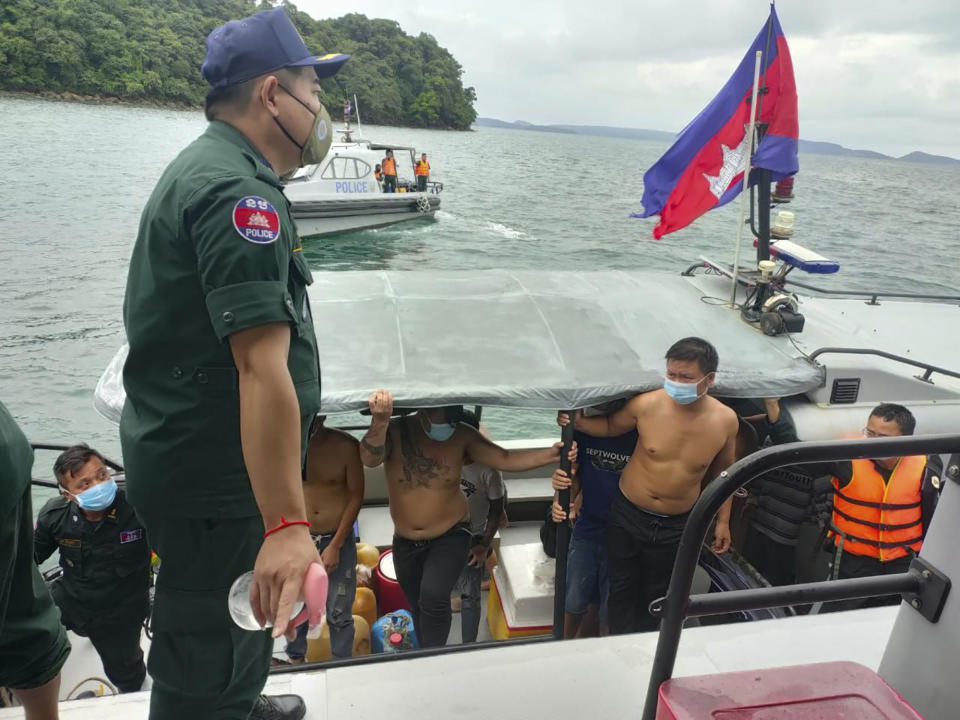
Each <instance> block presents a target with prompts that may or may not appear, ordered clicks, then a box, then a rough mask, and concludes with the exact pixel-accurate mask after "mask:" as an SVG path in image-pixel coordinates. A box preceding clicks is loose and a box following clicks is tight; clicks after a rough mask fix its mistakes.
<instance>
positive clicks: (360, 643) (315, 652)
mask: <svg viewBox="0 0 960 720" xmlns="http://www.w3.org/2000/svg"><path fill="white" fill-rule="evenodd" d="M369 654H370V625H369V624H368V623H367V621H366V620H365V619H364V618H363V617H361V616H360V615H354V616H353V657H357V656H359V655H369ZM332 657H333V650H332V649H331V647H330V626H329V625H327V619H326V618H324V619H323V622H322V623H320V632H319V634H318V635H317V637H315V638H311V637H307V655H306V660H307V662H323V661H324V660H330V659H331V658H332Z"/></svg>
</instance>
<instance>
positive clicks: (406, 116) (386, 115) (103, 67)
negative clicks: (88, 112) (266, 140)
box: [0, 0, 476, 129]
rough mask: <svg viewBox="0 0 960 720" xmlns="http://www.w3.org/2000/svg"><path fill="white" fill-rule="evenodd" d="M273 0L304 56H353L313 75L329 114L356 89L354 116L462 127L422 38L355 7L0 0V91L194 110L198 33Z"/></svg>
mask: <svg viewBox="0 0 960 720" xmlns="http://www.w3.org/2000/svg"><path fill="white" fill-rule="evenodd" d="M276 4H283V5H284V6H285V7H286V8H287V10H288V12H289V13H290V15H291V17H292V18H293V21H294V23H295V24H296V25H297V27H298V29H299V30H300V33H301V34H302V35H303V37H304V39H305V40H306V42H307V46H308V47H309V48H310V49H311V50H312V51H315V52H318V53H327V52H347V53H350V54H351V55H353V57H352V58H351V60H350V62H348V63H347V64H346V65H345V66H344V68H343V70H341V71H340V73H339V74H337V75H336V76H335V77H333V78H330V79H327V80H324V81H323V87H324V91H325V92H326V94H327V97H326V101H327V104H328V108H329V109H330V111H331V113H334V114H335V113H337V107H336V106H337V105H338V104H339V103H340V102H341V101H342V100H343V99H344V98H346V97H352V96H353V95H354V94H356V95H357V98H358V99H359V102H360V110H361V114H362V118H363V120H364V122H373V123H384V124H400V125H415V126H421V127H440V128H456V129H466V128H468V127H469V126H470V124H471V123H472V122H473V120H474V119H475V118H476V112H475V111H474V109H473V103H474V100H475V99H476V94H475V93H474V90H473V88H469V87H468V88H464V87H463V83H462V82H461V75H462V69H461V67H460V64H459V63H458V62H457V61H456V60H455V59H454V58H453V56H452V55H451V54H450V53H449V52H447V50H445V49H444V48H442V47H440V45H439V44H437V41H436V40H435V39H434V38H433V37H432V36H430V35H427V34H426V33H421V34H420V35H418V36H417V37H412V36H410V35H407V34H406V33H405V32H403V30H402V29H401V28H400V26H399V25H398V24H397V23H396V22H393V21H392V20H371V19H368V18H367V17H365V16H363V15H358V14H350V15H345V16H343V17H341V18H337V19H335V20H314V19H313V18H311V17H310V16H309V15H307V14H306V13H303V12H300V11H298V10H297V9H296V7H295V6H294V5H293V4H292V3H289V2H283V3H275V2H274V3H271V2H266V0H261V1H260V2H255V1H254V0H3V2H2V3H0V89H4V90H19V91H26V92H55V93H64V92H70V93H77V94H80V95H95V96H105V97H117V98H121V99H125V100H130V101H156V102H162V103H183V104H188V105H199V104H201V103H202V102H203V97H204V94H205V93H206V85H205V83H204V82H203V78H201V76H200V63H201V62H202V61H203V56H204V53H205V45H204V41H205V39H206V36H207V34H208V33H209V32H210V31H211V30H212V29H213V28H215V27H216V26H217V25H220V24H221V23H223V22H225V21H226V20H230V19H236V18H240V17H243V16H245V15H249V14H251V13H253V12H255V11H256V10H258V9H264V8H269V7H272V6H274V5H276Z"/></svg>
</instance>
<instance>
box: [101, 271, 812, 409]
mask: <svg viewBox="0 0 960 720" xmlns="http://www.w3.org/2000/svg"><path fill="white" fill-rule="evenodd" d="M310 302H311V307H312V310H313V316H314V325H315V327H316V329H317V335H318V338H319V347H320V365H321V370H322V377H323V382H322V405H323V407H322V409H323V412H326V413H335V412H340V411H348V410H359V409H362V408H365V407H366V406H367V398H368V396H369V394H370V392H371V391H373V390H375V389H376V388H381V387H382V388H387V389H389V390H390V391H391V392H392V393H393V395H394V398H395V400H394V402H395V403H396V404H397V405H398V406H400V407H426V406H437V405H446V404H479V405H489V406H499V407H515V408H543V409H550V410H556V409H563V408H578V407H585V406H588V405H593V404H596V403H599V402H603V401H605V400H611V399H615V398H618V397H623V396H626V395H632V394H634V393H637V392H642V391H645V390H650V389H653V388H656V387H659V386H660V385H661V384H662V382H663V372H664V359H663V356H664V353H665V352H666V350H667V348H668V347H669V346H670V345H671V344H672V343H673V342H674V341H676V340H678V339H680V338H682V337H685V336H688V335H696V336H699V337H703V338H706V339H707V340H709V341H710V342H712V343H713V344H714V345H715V346H716V347H717V351H718V352H719V355H720V370H719V372H718V373H717V383H716V388H715V393H716V394H718V395H723V396H729V397H783V396H787V395H794V394H797V393H801V392H805V391H807V390H810V389H812V388H815V387H819V386H820V385H821V384H822V382H823V373H822V369H821V368H819V367H817V366H816V365H814V364H812V363H811V362H809V361H808V360H806V359H805V358H804V357H803V356H802V355H801V354H800V352H799V351H798V350H796V349H795V348H794V347H793V345H792V344H791V342H790V340H789V338H786V337H776V338H771V337H767V336H765V335H763V334H762V333H760V332H759V331H757V330H756V329H754V328H752V327H751V326H749V325H747V324H745V323H744V322H743V321H741V320H740V316H739V312H737V311H733V310H730V309H729V308H727V307H724V306H723V305H722V301H721V300H719V299H709V298H706V299H705V298H703V293H702V291H700V290H699V289H697V288H696V287H695V286H694V285H693V284H692V283H691V282H690V281H689V280H688V279H687V278H684V277H681V276H679V275H670V274H665V273H662V272H644V271H634V272H615V271H614V272H611V271H605V272H537V271H525V272H509V271H504V270H483V271H463V272H438V271H424V272H369V271H357V272H317V273H314V282H313V285H312V286H311V287H310ZM113 365H114V367H113V370H112V371H111V369H110V368H108V370H107V372H106V373H105V374H104V377H103V378H102V379H101V382H100V384H99V385H98V388H97V407H98V409H100V410H101V412H103V413H104V414H105V415H107V416H108V417H111V418H113V419H117V418H118V417H119V408H120V407H121V406H122V395H121V394H119V393H118V388H117V386H118V384H119V383H118V379H119V375H118V373H117V370H118V369H119V367H120V366H121V365H122V357H121V356H120V354H118V357H117V358H115V362H114V364H113ZM111 374H112V380H111V377H110V376H111ZM110 386H112V387H110ZM120 391H122V388H120Z"/></svg>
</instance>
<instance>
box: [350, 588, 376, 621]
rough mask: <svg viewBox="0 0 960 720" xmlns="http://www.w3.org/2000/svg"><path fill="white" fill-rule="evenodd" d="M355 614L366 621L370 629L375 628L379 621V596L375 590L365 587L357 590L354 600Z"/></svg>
mask: <svg viewBox="0 0 960 720" xmlns="http://www.w3.org/2000/svg"><path fill="white" fill-rule="evenodd" d="M353 614H354V615H359V616H360V617H362V618H363V619H364V620H366V621H367V627H368V628H370V627H373V624H374V623H375V622H376V621H377V596H376V595H375V594H374V592H373V590H371V589H370V588H365V587H358V588H357V596H356V598H354V600H353Z"/></svg>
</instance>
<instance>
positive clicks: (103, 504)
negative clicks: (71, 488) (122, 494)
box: [69, 478, 117, 512]
mask: <svg viewBox="0 0 960 720" xmlns="http://www.w3.org/2000/svg"><path fill="white" fill-rule="evenodd" d="M69 494H70V495H73V493H69ZM73 496H74V497H75V498H76V499H77V505H79V506H80V507H81V508H83V509H84V510H90V511H91V512H99V511H100V510H106V509H107V508H108V507H110V506H111V505H113V501H114V499H116V497H117V481H116V480H114V479H113V478H110V479H109V480H104V481H103V482H102V483H98V484H96V485H94V486H93V487H91V488H87V489H86V490H84V491H83V492H82V493H80V494H79V495H73Z"/></svg>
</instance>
